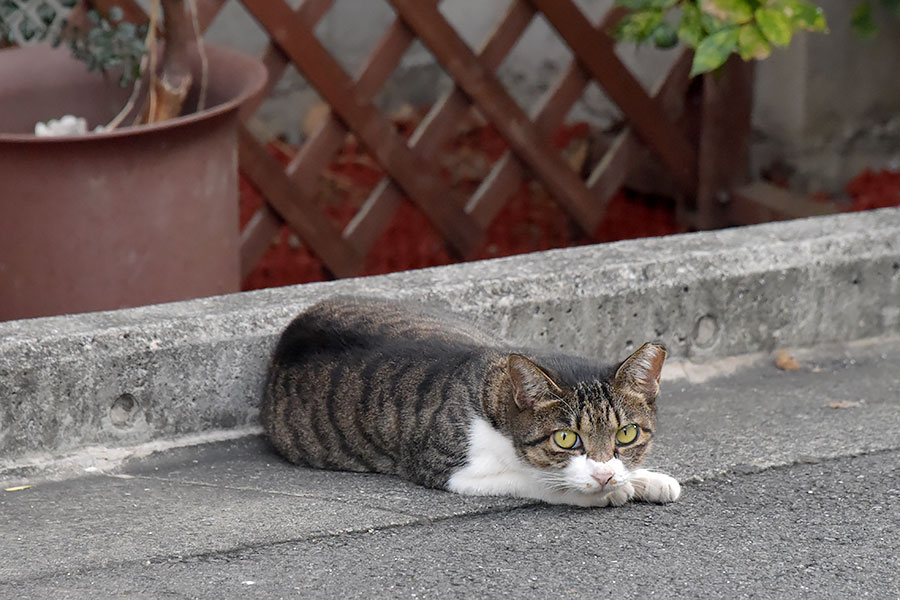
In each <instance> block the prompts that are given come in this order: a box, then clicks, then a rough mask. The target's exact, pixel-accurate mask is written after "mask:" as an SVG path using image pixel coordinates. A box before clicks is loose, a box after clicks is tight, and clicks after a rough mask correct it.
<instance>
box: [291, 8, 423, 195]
mask: <svg viewBox="0 0 900 600" xmlns="http://www.w3.org/2000/svg"><path fill="white" fill-rule="evenodd" d="M429 1H435V0H429ZM415 39H416V38H415V35H414V34H413V33H412V32H411V31H409V29H407V27H406V25H405V24H404V23H403V22H402V21H401V20H400V19H396V20H395V21H394V22H393V23H391V25H390V27H388V29H387V31H386V32H385V34H384V35H383V36H382V37H381V39H380V40H379V41H378V43H377V44H376V45H375V48H374V49H373V50H372V53H371V54H370V55H369V58H368V60H366V62H365V63H364V64H363V66H362V68H361V69H360V72H359V75H358V76H357V78H356V82H355V83H354V85H353V91H354V92H355V93H356V94H357V96H358V97H359V98H360V99H362V100H364V101H367V102H368V101H371V100H372V98H373V97H374V96H375V94H376V93H378V90H379V88H380V87H381V86H382V85H384V82H385V81H387V79H388V77H390V76H391V73H393V72H394V70H395V69H396V68H397V65H398V64H399V63H400V59H402V58H403V54H404V53H405V52H406V50H407V49H408V48H409V46H410V45H411V44H412V43H413V41H414V40H415ZM346 135H347V128H346V127H344V124H343V123H341V121H340V120H339V119H338V118H337V116H336V115H335V114H334V113H333V112H331V111H329V113H328V116H327V117H326V118H325V119H324V120H323V122H322V124H321V125H320V126H319V128H318V129H317V130H316V131H315V132H314V133H313V134H312V135H311V136H310V138H309V139H308V140H307V141H306V142H305V143H304V144H303V146H302V147H301V148H300V152H298V153H297V156H295V157H294V159H293V160H292V161H291V163H290V165H288V174H289V175H290V176H291V179H293V180H294V181H295V182H296V183H297V185H304V182H310V181H312V182H313V183H314V182H315V181H316V179H317V177H318V174H319V173H320V172H321V171H322V170H323V169H325V167H326V166H327V165H328V163H329V161H330V160H331V158H332V157H333V156H334V154H335V153H336V152H337V151H338V150H339V149H340V148H341V146H342V145H343V143H344V139H345V137H346Z"/></svg>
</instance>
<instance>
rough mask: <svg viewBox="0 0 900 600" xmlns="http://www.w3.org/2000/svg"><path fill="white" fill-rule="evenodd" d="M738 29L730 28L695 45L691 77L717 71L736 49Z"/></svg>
mask: <svg viewBox="0 0 900 600" xmlns="http://www.w3.org/2000/svg"><path fill="white" fill-rule="evenodd" d="M739 35H740V29H739V28H738V27H732V28H730V29H723V30H721V31H717V32H716V33H714V34H712V35H710V36H707V37H706V38H704V39H703V41H701V42H700V44H698V45H697V50H696V52H694V62H693V64H692V65H691V77H693V76H694V75H699V74H700V73H707V72H709V71H713V70H715V69H718V68H719V67H721V66H722V65H723V64H725V61H726V60H728V57H729V56H731V53H732V52H734V51H735V50H736V49H737V44H738V36H739Z"/></svg>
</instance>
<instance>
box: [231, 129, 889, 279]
mask: <svg viewBox="0 0 900 600" xmlns="http://www.w3.org/2000/svg"><path fill="white" fill-rule="evenodd" d="M412 125H413V124H406V126H405V129H406V130H407V132H408V131H410V130H411V129H412ZM402 129H404V125H403V124H401V130H402ZM588 135H589V131H588V126H587V125H586V124H584V123H575V124H571V125H567V126H564V127H562V128H560V130H559V131H557V133H556V135H555V136H554V145H555V146H556V147H558V148H561V149H562V148H566V147H567V146H570V144H573V143H577V142H579V140H582V139H586V137H587V136H588ZM505 150H506V145H505V143H504V142H503V140H502V138H501V137H500V136H499V135H498V134H497V133H496V131H494V130H493V128H491V127H490V126H475V127H471V128H469V129H468V130H467V131H464V132H462V133H461V134H460V135H458V136H457V138H456V139H455V140H454V141H453V143H452V144H450V145H449V146H448V148H447V149H446V152H445V154H444V155H442V157H441V159H440V162H441V165H442V175H443V176H444V178H445V180H446V181H447V183H448V184H449V185H450V186H451V187H452V188H454V189H455V190H458V191H459V192H460V193H461V194H462V195H463V196H465V197H468V196H469V195H470V194H471V193H472V192H473V191H474V190H475V189H476V188H477V186H478V184H479V183H480V180H481V178H483V177H484V176H485V175H486V174H487V172H488V171H489V169H490V166H491V165H492V164H493V163H494V162H495V161H496V160H498V159H499V158H500V156H502V154H503V153H504V152H505ZM271 151H272V153H273V154H274V155H275V156H277V157H278V158H279V159H280V160H281V161H282V162H284V163H287V162H288V160H289V159H290V155H291V154H292V153H293V152H294V151H295V150H294V149H293V148H290V147H287V146H284V145H283V144H279V145H273V146H272V147H271ZM382 177H383V172H382V171H381V170H380V169H379V168H378V166H377V165H376V164H375V163H374V162H373V161H372V160H371V159H370V158H368V156H367V155H366V154H365V153H364V152H363V151H362V150H361V149H360V148H358V147H357V145H356V143H355V141H354V140H353V139H352V138H349V137H348V141H347V142H346V144H345V146H344V148H343V149H342V151H341V152H340V153H339V154H338V155H337V156H336V157H335V159H334V160H333V161H332V162H331V164H330V165H329V167H328V169H327V171H326V172H325V173H324V174H323V175H321V176H320V179H319V189H318V193H317V196H316V202H317V205H318V206H319V207H320V209H322V210H323V211H324V212H325V213H326V214H327V215H328V216H329V217H330V218H331V219H332V220H333V221H334V222H335V224H336V225H337V226H338V227H339V228H343V226H344V225H346V224H347V223H348V222H349V220H350V219H351V218H352V217H353V215H354V214H355V213H356V211H357V210H358V208H359V206H360V205H361V204H362V203H363V201H364V200H365V199H366V197H367V196H368V194H369V192H370V191H371V190H372V189H373V188H374V187H375V185H376V184H377V183H378V182H379V181H380V180H381V179H382ZM847 192H848V194H849V195H850V196H851V197H852V203H851V206H850V207H849V208H848V210H867V209H871V208H880V207H885V206H897V205H900V173H897V172H891V171H880V172H874V171H865V172H863V173H861V174H860V175H858V176H857V177H856V178H854V179H853V180H852V181H851V182H850V183H849V184H848V185H847ZM262 202H263V201H262V198H261V197H260V195H259V194H258V193H257V191H256V190H255V189H254V188H253V186H252V185H251V184H250V183H249V182H248V181H246V180H244V179H243V178H242V179H241V226H242V227H243V226H244V225H245V224H246V223H247V221H248V220H249V219H250V217H251V216H252V215H253V213H254V212H255V211H256V210H257V209H258V208H259V207H260V206H262ZM679 231H682V229H681V228H680V226H679V225H678V223H677V222H676V219H675V214H674V203H673V202H670V201H667V200H665V199H651V198H646V197H642V196H640V195H637V194H630V193H628V192H626V191H621V192H619V193H618V194H616V196H615V197H614V198H613V199H612V201H611V202H610V204H609V207H608V209H607V213H606V217H605V218H604V220H603V222H602V223H601V224H600V225H599V227H597V230H596V231H594V232H593V234H592V235H590V236H587V235H585V234H584V233H583V232H581V231H580V230H579V229H578V228H577V227H576V226H575V225H574V224H573V223H572V222H571V221H570V219H569V218H568V217H567V216H566V214H565V213H564V212H563V211H562V209H560V208H559V207H558V205H557V204H555V203H554V202H552V201H551V200H550V198H549V197H548V195H547V193H546V191H545V190H544V189H543V188H542V187H541V186H540V185H538V184H536V183H534V182H526V183H523V184H522V185H521V186H520V187H519V190H518V192H517V193H516V194H515V195H514V196H513V197H512V198H511V199H510V200H509V201H508V202H507V204H506V206H505V207H504V209H503V210H502V212H501V213H500V214H499V215H498V216H497V218H495V219H494V221H493V223H492V224H491V226H490V227H489V228H488V231H487V234H486V236H485V242H484V244H483V245H482V247H481V249H480V251H479V252H478V255H477V258H479V259H482V258H494V257H499V256H509V255H513V254H522V253H526V252H534V251H538V250H547V249H550V248H562V247H567V246H573V245H579V244H588V243H595V242H609V241H615V240H622V239H630V238H639V237H649V236H659V235H668V234H672V233H678V232H679ZM452 262H454V259H453V257H452V255H451V254H450V252H449V251H448V249H447V247H446V245H445V244H444V242H443V240H442V238H441V237H440V236H439V235H438V234H437V233H436V232H435V230H434V227H432V225H431V224H430V223H429V222H428V220H427V219H426V218H425V217H424V216H423V215H422V213H421V212H420V211H418V210H417V209H416V208H415V207H414V206H413V205H412V204H411V203H409V202H405V203H404V204H403V205H401V207H400V208H399V210H398V211H397V214H396V215H395V217H394V219H393V221H392V222H391V224H390V226H389V227H388V228H387V230H386V231H385V232H384V233H383V234H382V235H381V237H380V238H379V239H378V241H377V242H376V243H375V245H374V247H373V248H372V249H371V251H370V252H369V255H368V256H367V258H366V262H365V267H364V269H363V271H362V272H361V273H360V275H376V274H381V273H390V272H393V271H402V270H407V269H418V268H423V267H431V266H437V265H445V264H449V263H452ZM328 278H329V275H328V273H327V271H326V270H325V269H324V268H323V266H322V263H321V261H320V260H319V259H318V258H316V257H315V256H314V255H312V254H311V253H310V252H309V250H307V248H306V247H305V246H304V245H303V244H302V243H301V242H300V241H299V240H298V239H297V237H296V236H295V235H294V234H293V233H292V232H291V230H290V229H289V228H287V227H283V228H282V230H281V231H280V233H279V234H278V236H276V239H274V240H273V243H272V245H271V246H270V248H269V249H268V251H267V252H266V254H265V255H264V256H263V258H262V260H261V261H260V262H259V264H258V265H257V267H256V269H255V270H254V271H253V272H252V273H251V274H250V275H249V276H248V277H247V279H246V281H245V282H244V289H245V290H251V289H259V288H265V287H276V286H282V285H290V284H297V283H306V282H311V281H322V280H325V279H328Z"/></svg>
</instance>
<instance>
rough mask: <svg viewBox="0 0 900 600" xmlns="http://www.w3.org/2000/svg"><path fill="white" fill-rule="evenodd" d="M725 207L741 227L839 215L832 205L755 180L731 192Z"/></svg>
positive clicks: (835, 207)
mask: <svg viewBox="0 0 900 600" xmlns="http://www.w3.org/2000/svg"><path fill="white" fill-rule="evenodd" d="M728 208H729V213H730V217H731V221H732V222H733V223H740V224H742V225H752V224H754V223H768V222H769V221H784V220H787V219H801V218H804V217H819V216H823V215H832V214H835V213H838V212H840V211H839V210H838V208H837V206H836V205H835V204H833V203H831V202H817V201H815V200H811V199H809V198H807V197H805V196H799V195H797V194H795V193H793V192H791V191H790V190H786V189H783V188H780V187H776V186H774V185H772V184H771V183H767V182H765V181H757V182H754V183H751V184H749V185H746V186H744V187H741V188H738V189H736V190H734V191H733V193H732V194H731V195H730V202H729V204H728Z"/></svg>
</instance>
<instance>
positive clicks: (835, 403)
mask: <svg viewBox="0 0 900 600" xmlns="http://www.w3.org/2000/svg"><path fill="white" fill-rule="evenodd" d="M857 406H859V402H853V401H852V400H832V401H831V402H829V403H828V408H856V407H857Z"/></svg>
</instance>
